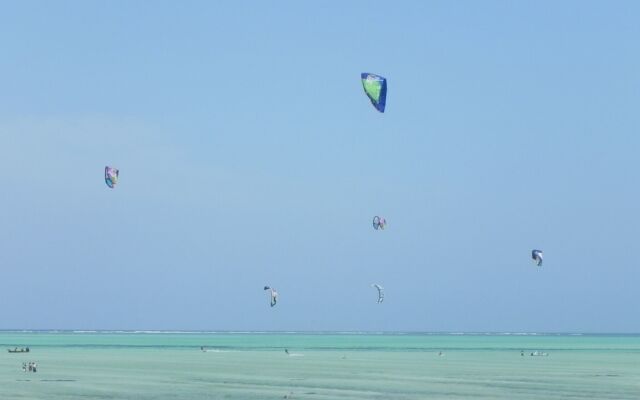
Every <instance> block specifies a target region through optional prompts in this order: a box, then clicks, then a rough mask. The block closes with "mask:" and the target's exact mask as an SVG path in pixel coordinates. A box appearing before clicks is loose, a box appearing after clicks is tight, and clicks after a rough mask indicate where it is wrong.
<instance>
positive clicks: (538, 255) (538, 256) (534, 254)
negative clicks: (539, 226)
mask: <svg viewBox="0 0 640 400" xmlns="http://www.w3.org/2000/svg"><path fill="white" fill-rule="evenodd" d="M531 259H532V260H533V261H534V262H535V263H536V265H537V266H538V267H540V266H542V250H535V249H534V250H531Z"/></svg>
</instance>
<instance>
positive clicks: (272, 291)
mask: <svg viewBox="0 0 640 400" xmlns="http://www.w3.org/2000/svg"><path fill="white" fill-rule="evenodd" d="M264 290H269V291H270V297H271V307H273V306H275V305H276V303H277V302H278V292H277V291H276V290H275V289H274V288H272V287H270V286H265V287H264Z"/></svg>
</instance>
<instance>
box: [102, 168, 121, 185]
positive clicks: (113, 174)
mask: <svg viewBox="0 0 640 400" xmlns="http://www.w3.org/2000/svg"><path fill="white" fill-rule="evenodd" d="M119 173H120V171H119V170H117V169H116V168H113V167H109V166H106V167H104V181H105V183H106V184H107V186H109V187H110V188H111V189H113V188H114V187H115V186H116V184H117V183H118V174H119Z"/></svg>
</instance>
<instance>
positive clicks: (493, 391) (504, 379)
mask: <svg viewBox="0 0 640 400" xmlns="http://www.w3.org/2000/svg"><path fill="white" fill-rule="evenodd" d="M25 346H29V348H30V350H31V351H30V352H29V353H22V354H13V353H8V352H7V351H6V349H9V348H11V349H13V348H14V347H25ZM201 347H204V350H205V351H203V350H202V349H201ZM0 349H1V352H0V399H47V400H56V399H61V400H62V399H65V400H69V399H190V400H197V399H247V400H248V399H285V398H286V399H317V400H320V399H323V400H325V399H340V400H350V399H354V400H355V399H407V400H408V399H420V400H422V399H449V400H451V399H511V400H513V399H547V400H549V399H616V400H622V399H634V400H638V399H640V335H578V334H566V335H563V334H508V333H502V334H466V333H465V334H462V333H449V334H415V333H404V334H403V333H379V334H372V333H267V332H264V333H256V332H253V333H243V332H236V333H233V332H224V333H216V332H209V333H207V332H87V331H83V332H49V331H47V332H44V331H30V332H24V331H20V332H18V331H4V332H0ZM285 349H287V350H288V352H289V353H288V354H287V353H286V352H285ZM535 352H538V354H547V355H542V356H531V353H535ZM522 354H524V355H522ZM24 362H26V363H28V362H37V365H38V370H37V372H36V373H33V372H23V370H22V363H24Z"/></svg>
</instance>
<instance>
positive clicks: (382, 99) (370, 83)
mask: <svg viewBox="0 0 640 400" xmlns="http://www.w3.org/2000/svg"><path fill="white" fill-rule="evenodd" d="M360 78H361V79H362V87H363V88H364V92H365V93H366V94H367V97H369V100H371V104H373V106H374V107H375V108H376V110H378V111H380V112H381V113H383V112H384V107H385V105H386V104H387V80H386V79H385V78H383V77H381V76H379V75H376V74H370V73H367V72H363V73H362V74H360Z"/></svg>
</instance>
